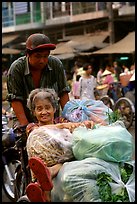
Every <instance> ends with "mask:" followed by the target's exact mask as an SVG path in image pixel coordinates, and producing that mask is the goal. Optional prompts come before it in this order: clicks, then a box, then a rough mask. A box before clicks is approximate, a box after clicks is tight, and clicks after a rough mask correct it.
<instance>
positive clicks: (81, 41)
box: [67, 32, 108, 52]
mask: <svg viewBox="0 0 137 204" xmlns="http://www.w3.org/2000/svg"><path fill="white" fill-rule="evenodd" d="M107 36H108V32H105V33H101V32H100V33H97V34H87V35H82V36H76V37H75V38H73V39H72V40H70V41H69V42H67V43H68V45H70V46H72V47H73V48H75V50H77V51H78V52H79V51H86V50H90V49H93V48H103V47H106V46H107V45H108V43H104V40H105V39H106V38H107Z"/></svg>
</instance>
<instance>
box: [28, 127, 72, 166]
mask: <svg viewBox="0 0 137 204" xmlns="http://www.w3.org/2000/svg"><path fill="white" fill-rule="evenodd" d="M27 152H28V157H32V156H38V157H40V158H41V159H42V160H43V161H44V162H45V163H46V165H47V166H52V165H54V164H57V163H60V162H65V161H69V160H71V159H72V158H73V157H74V156H73V153H72V134H71V133H70V131H69V130H68V129H59V128H57V127H52V128H51V127H50V128H49V127H46V126H41V127H39V128H36V129H34V130H33V131H32V132H31V133H30V134H29V137H28V139H27Z"/></svg>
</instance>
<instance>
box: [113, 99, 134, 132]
mask: <svg viewBox="0 0 137 204" xmlns="http://www.w3.org/2000/svg"><path fill="white" fill-rule="evenodd" d="M113 111H118V113H120V116H121V119H122V121H123V122H124V124H125V127H126V128H127V129H129V128H130V127H131V125H132V123H133V120H134V114H135V108H134V104H133V103H132V101H131V100H130V99H128V98H126V97H122V98H120V99H118V100H117V101H116V103H115V105H114V109H113Z"/></svg>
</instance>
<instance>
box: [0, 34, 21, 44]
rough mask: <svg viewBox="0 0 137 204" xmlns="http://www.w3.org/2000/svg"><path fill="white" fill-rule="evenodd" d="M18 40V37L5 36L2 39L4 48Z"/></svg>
mask: <svg viewBox="0 0 137 204" xmlns="http://www.w3.org/2000/svg"><path fill="white" fill-rule="evenodd" d="M16 38H18V35H8V36H3V37H2V46H4V45H6V44H8V43H10V42H12V41H13V40H15V39H16Z"/></svg>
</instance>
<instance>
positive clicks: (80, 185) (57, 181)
mask: <svg viewBox="0 0 137 204" xmlns="http://www.w3.org/2000/svg"><path fill="white" fill-rule="evenodd" d="M53 182H54V188H53V190H52V191H51V197H52V202H54V201H56V202H134V201H135V162H134V161H129V162H126V163H114V162H106V161H104V160H102V159H98V158H86V159H83V160H80V161H71V162H66V163H64V164H63V166H62V168H61V169H60V171H59V173H58V175H57V177H56V178H54V180H53Z"/></svg>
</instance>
